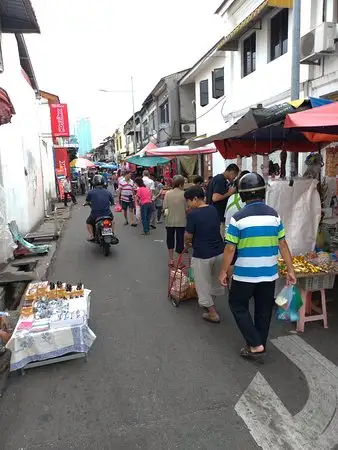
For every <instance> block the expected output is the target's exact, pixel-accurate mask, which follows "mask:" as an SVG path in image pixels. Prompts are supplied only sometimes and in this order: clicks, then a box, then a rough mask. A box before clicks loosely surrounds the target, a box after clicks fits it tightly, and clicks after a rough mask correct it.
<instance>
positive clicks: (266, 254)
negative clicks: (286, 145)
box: [220, 173, 296, 359]
mask: <svg viewBox="0 0 338 450" xmlns="http://www.w3.org/2000/svg"><path fill="white" fill-rule="evenodd" d="M238 192H239V194H240V196H241V199H242V201H243V202H245V203H246V206H244V208H243V209H242V210H241V211H238V212H237V213H236V214H234V216H233V217H232V218H231V221H230V225H229V227H228V231H227V235H226V244H227V245H226V246H225V249H224V258H223V267H222V271H221V274H220V282H221V284H223V286H226V285H227V272H228V269H229V266H230V264H231V261H232V259H233V256H234V254H235V252H236V249H237V252H238V255H237V259H236V262H235V267H234V273H233V281H232V283H231V288H230V293H229V305H230V309H231V312H232V313H233V315H234V318H235V320H236V322H237V325H238V328H239V329H240V331H241V333H242V335H243V337H244V339H245V341H246V344H247V346H246V347H245V348H243V349H242V350H241V356H243V357H244V358H251V359H254V358H257V357H260V356H262V355H263V354H264V353H265V350H266V342H267V339H268V334H269V328H270V321H271V316H272V311H273V307H274V300H275V282H276V279H277V278H278V264H277V258H278V251H280V253H281V256H282V258H283V259H284V261H285V264H286V266H287V276H286V281H287V283H288V284H295V283H296V277H295V272H294V269H293V265H292V257H291V253H290V250H289V247H288V244H287V242H286V240H285V230H284V227H283V224H282V221H281V219H280V217H279V216H278V214H277V212H276V211H275V210H274V209H273V208H270V207H269V206H267V205H266V204H265V203H264V198H265V181H264V179H263V177H261V176H260V175H258V174H257V173H249V174H247V175H244V177H243V178H241V180H240V181H239V186H238ZM252 297H253V298H254V302H255V316H254V321H253V319H252V317H251V314H250V311H249V301H250V299H251V298H252Z"/></svg>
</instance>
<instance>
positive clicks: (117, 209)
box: [115, 203, 122, 212]
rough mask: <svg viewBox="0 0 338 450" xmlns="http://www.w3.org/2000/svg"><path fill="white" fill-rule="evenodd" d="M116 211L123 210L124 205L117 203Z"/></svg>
mask: <svg viewBox="0 0 338 450" xmlns="http://www.w3.org/2000/svg"><path fill="white" fill-rule="evenodd" d="M115 212H122V206H121V205H120V203H117V204H116V206H115Z"/></svg>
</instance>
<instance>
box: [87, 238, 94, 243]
mask: <svg viewBox="0 0 338 450" xmlns="http://www.w3.org/2000/svg"><path fill="white" fill-rule="evenodd" d="M87 242H95V238H92V239H87Z"/></svg>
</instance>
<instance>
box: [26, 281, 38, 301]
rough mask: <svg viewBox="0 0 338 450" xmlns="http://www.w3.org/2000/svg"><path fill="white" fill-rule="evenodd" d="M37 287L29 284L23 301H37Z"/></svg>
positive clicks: (36, 284) (35, 284)
mask: <svg viewBox="0 0 338 450" xmlns="http://www.w3.org/2000/svg"><path fill="white" fill-rule="evenodd" d="M38 286H39V283H30V284H29V286H28V288H27V291H26V295H25V300H30V301H34V300H36V299H37V297H38Z"/></svg>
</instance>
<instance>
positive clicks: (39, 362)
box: [7, 289, 96, 374]
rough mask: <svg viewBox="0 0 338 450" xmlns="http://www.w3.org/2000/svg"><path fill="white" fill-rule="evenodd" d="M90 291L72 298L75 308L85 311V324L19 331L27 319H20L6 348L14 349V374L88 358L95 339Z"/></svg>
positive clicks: (12, 361)
mask: <svg viewBox="0 0 338 450" xmlns="http://www.w3.org/2000/svg"><path fill="white" fill-rule="evenodd" d="M90 298H91V291H90V290H88V289H85V290H84V296H83V297H80V298H73V299H72V300H70V301H71V302H75V303H74V306H76V308H80V307H81V308H82V309H83V310H85V311H86V317H84V318H83V321H82V323H78V324H76V325H70V324H68V323H67V321H66V322H65V326H62V324H61V326H60V327H55V328H54V327H50V328H49V329H48V330H45V331H37V332H32V331H30V330H22V329H19V327H20V323H22V322H24V321H25V318H23V317H20V319H19V321H18V323H17V325H16V327H15V329H14V331H13V334H12V337H11V339H10V340H9V342H8V343H7V348H8V349H10V350H11V352H12V357H11V367H10V370H11V371H15V370H21V373H22V374H24V370H25V369H30V368H33V367H38V366H44V365H49V364H54V363H58V362H61V361H67V360H71V359H78V358H85V359H86V358H87V353H88V351H89V349H90V347H91V346H92V344H93V342H94V341H95V339H96V336H95V334H94V333H93V331H92V330H91V329H90V328H89V326H88V320H89V316H90Z"/></svg>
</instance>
